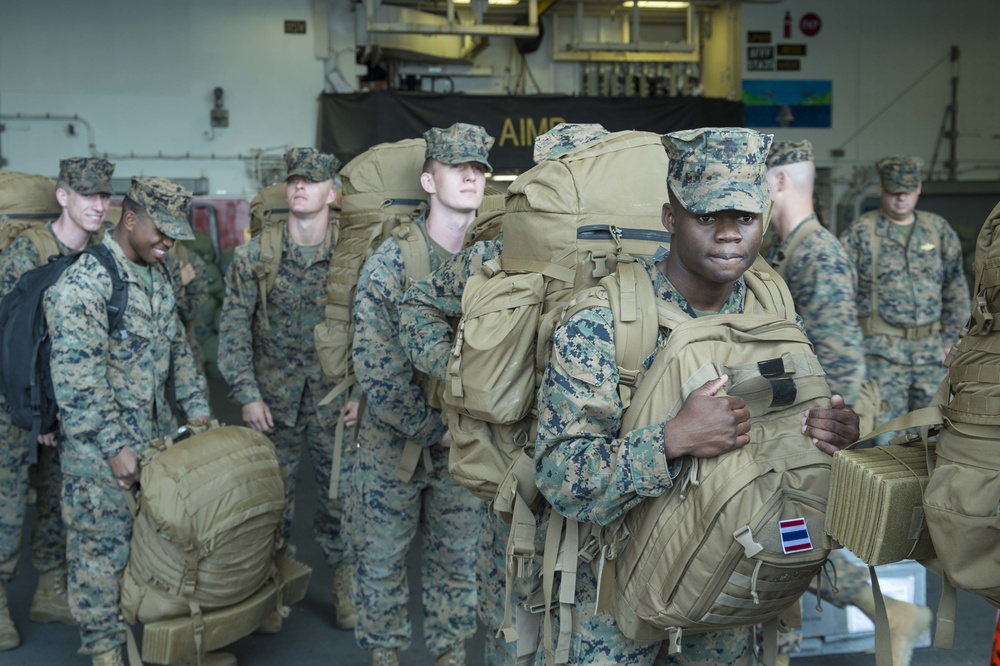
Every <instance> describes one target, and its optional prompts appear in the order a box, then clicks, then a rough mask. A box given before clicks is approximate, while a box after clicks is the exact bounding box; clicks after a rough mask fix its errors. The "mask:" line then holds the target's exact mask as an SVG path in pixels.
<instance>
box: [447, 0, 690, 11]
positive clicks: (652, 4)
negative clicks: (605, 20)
mask: <svg viewBox="0 0 1000 666" xmlns="http://www.w3.org/2000/svg"><path fill="white" fill-rule="evenodd" d="M455 1H456V2H458V0H455ZM632 5H639V9H687V8H689V7H690V6H691V3H690V2H678V1H677V0H625V2H623V3H622V6H623V7H628V8H629V9H631V8H632Z"/></svg>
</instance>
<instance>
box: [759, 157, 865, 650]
mask: <svg viewBox="0 0 1000 666" xmlns="http://www.w3.org/2000/svg"><path fill="white" fill-rule="evenodd" d="M812 159H813V154H812V144H811V143H810V142H809V141H799V142H791V141H775V142H774V143H773V144H772V145H771V151H770V152H769V153H768V155H767V167H768V169H769V170H770V169H774V168H780V167H783V166H785V165H789V164H795V163H798V162H807V161H809V162H811V161H812ZM789 247H792V248H793V250H792V252H791V253H790V254H789V253H788V252H787V249H788V248H789ZM764 259H765V260H766V261H767V262H768V263H769V264H770V265H771V266H772V267H773V268H774V269H775V271H777V273H778V274H779V275H780V276H781V277H782V278H784V280H785V282H786V283H787V284H788V290H789V291H790V292H791V294H792V300H793V302H794V303H795V312H796V313H797V314H798V315H799V316H800V317H801V318H802V321H803V325H804V326H805V331H806V335H807V336H808V337H809V340H810V342H812V344H813V347H815V349H816V356H817V357H818V358H819V361H820V365H822V366H823V370H825V371H826V379H827V382H829V384H830V390H831V391H833V392H834V393H839V394H840V395H842V396H843V397H844V400H845V401H846V402H847V404H848V405H854V404H855V403H856V402H857V399H858V392H859V390H860V389H861V384H862V383H863V382H864V379H865V356H864V345H863V340H862V335H861V327H860V326H859V324H858V314H857V306H856V305H855V302H854V293H855V288H856V281H857V280H856V277H855V274H854V265H853V264H852V263H851V262H850V261H849V259H848V257H847V252H846V251H845V250H844V246H843V245H841V244H840V241H838V240H837V237H836V236H834V235H833V234H832V233H830V231H829V230H828V229H826V228H825V227H823V226H821V225H820V224H819V220H818V219H817V218H816V214H815V213H813V214H811V215H809V216H808V217H807V218H806V219H805V220H803V221H802V222H800V223H799V224H798V226H796V227H795V228H794V229H793V230H792V232H791V233H790V234H789V235H788V237H787V238H785V239H783V240H779V241H778V242H777V243H776V244H775V245H774V246H772V247H771V248H770V249H769V250H768V251H767V253H766V254H765V255H764ZM830 560H831V561H832V562H833V563H834V566H835V567H836V570H837V588H838V592H837V593H834V592H833V591H832V590H831V589H830V586H829V585H824V586H822V587H821V589H820V594H821V596H822V598H823V599H824V600H825V601H829V602H831V603H834V604H836V605H838V606H843V605H844V604H845V602H846V601H849V600H850V599H852V598H856V597H857V596H858V594H860V593H861V591H862V590H864V588H865V587H867V586H868V585H869V583H868V581H869V580H870V576H869V574H868V569H867V568H865V567H859V566H857V565H855V564H853V563H852V562H851V561H850V560H848V559H847V558H846V557H844V556H843V555H842V554H841V553H840V551H839V550H835V551H831V553H830ZM778 639H779V642H780V645H779V651H780V652H797V651H798V646H799V644H800V642H801V639H802V633H801V631H799V630H797V629H796V630H793V631H791V632H788V633H785V634H781V635H779V637H778Z"/></svg>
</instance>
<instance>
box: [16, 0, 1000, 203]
mask: <svg viewBox="0 0 1000 666" xmlns="http://www.w3.org/2000/svg"><path fill="white" fill-rule="evenodd" d="M314 1H318V2H320V3H322V2H323V1H324V0H142V1H141V2H136V1H135V0H88V1H87V2H80V0H33V1H32V2H15V1H6V2H3V3H2V5H0V115H8V114H14V113H24V114H43V113H51V114H70V115H72V114H78V115H79V116H80V117H82V118H83V119H85V120H86V121H88V122H89V123H90V125H91V126H92V127H93V132H94V134H93V140H94V142H95V144H96V148H97V150H98V151H100V152H102V153H104V152H106V153H112V154H115V155H119V156H118V157H114V158H113V159H114V161H115V162H116V163H117V164H118V168H117V172H116V175H117V176H122V177H127V176H130V175H133V174H146V175H163V176H168V177H198V176H205V177H207V178H208V179H209V182H210V188H211V193H212V194H215V195H217V194H219V193H220V192H224V193H226V194H227V195H233V196H251V195H252V194H253V193H254V192H255V191H256V189H257V187H258V186H257V183H256V182H255V181H254V180H253V179H252V178H251V175H250V168H251V166H252V162H251V161H248V160H241V159H172V160H161V159H128V158H126V157H123V156H121V155H123V154H125V155H127V154H130V153H135V154H139V155H155V154H159V153H162V154H164V155H171V156H182V155H185V154H191V155H194V156H200V157H203V156H209V155H211V154H215V155H216V156H221V157H230V156H237V155H243V156H247V155H250V154H251V153H253V152H255V151H260V150H267V151H269V152H267V153H266V154H267V155H268V156H270V157H271V158H272V159H273V158H275V157H278V156H280V155H281V153H282V152H283V151H284V149H285V148H286V147H289V146H294V145H312V144H314V142H315V140H316V131H317V127H316V125H317V111H318V105H317V103H316V98H317V96H318V94H319V93H321V92H322V91H323V90H324V88H326V89H329V86H328V84H327V81H326V79H325V75H326V73H327V72H328V71H330V70H332V69H334V68H337V67H339V69H340V70H341V71H342V72H343V73H344V74H345V77H346V78H347V79H348V80H349V81H351V82H352V83H353V82H354V80H355V79H354V76H355V74H356V68H355V67H354V64H353V61H354V58H353V51H354V34H353V26H354V17H353V14H352V3H350V2H348V1H347V0H328V3H327V8H328V10H329V14H330V21H329V24H330V30H329V35H330V44H329V54H330V57H329V58H328V59H326V60H324V59H322V58H317V57H316V53H315V49H316V44H315V39H314V36H315V35H316V33H317V31H316V29H315V28H316V25H315V16H314V14H313V4H314ZM786 11H791V12H792V14H793V17H794V18H795V22H796V24H797V21H798V17H800V16H801V14H802V13H804V12H806V11H815V12H817V13H819V14H820V15H821V17H822V18H823V22H824V27H823V30H822V32H821V33H820V34H819V35H818V36H816V37H814V38H803V37H801V36H800V35H798V34H796V36H795V37H794V38H793V39H792V40H790V41H795V42H805V43H807V44H808V46H809V55H808V57H807V58H805V59H804V61H803V69H802V71H800V72H795V73H768V74H754V73H747V74H746V76H747V77H751V76H752V77H756V78H771V77H775V78H777V77H782V78H809V79H827V78H828V79H832V80H833V90H834V101H833V127H832V128H830V129H810V130H798V131H789V130H778V131H777V132H776V134H777V135H778V136H779V138H788V139H796V138H808V139H810V140H812V142H813V144H814V146H815V148H816V153H817V163H818V164H819V165H820V166H829V167H832V168H833V169H834V175H835V177H836V178H837V180H838V182H840V183H841V184H843V183H844V182H846V180H847V178H848V177H849V176H850V172H851V170H852V167H853V166H854V165H856V164H871V163H873V162H874V161H875V160H876V159H878V158H879V157H882V156H884V155H888V154H902V153H905V154H915V155H920V156H922V157H923V158H924V159H925V160H928V161H929V160H930V157H931V154H932V153H933V150H934V144H935V141H936V138H937V131H938V128H939V126H940V123H941V118H942V116H943V114H944V108H945V106H946V104H947V103H948V95H949V79H950V75H951V73H950V70H949V66H948V64H947V63H946V62H945V63H942V64H940V65H938V66H937V67H936V68H933V69H932V65H933V64H934V63H935V62H937V61H938V60H940V59H941V58H943V57H945V56H946V55H947V53H948V48H949V47H950V46H951V45H952V44H956V45H958V46H960V47H961V49H962V59H961V67H960V73H961V84H960V100H959V113H960V124H959V129H960V131H961V133H962V137H961V139H960V143H959V153H958V155H959V160H960V162H961V166H960V177H962V178H967V179H985V178H996V177H997V176H998V175H1000V158H998V157H997V153H998V149H1000V138H997V137H998V135H1000V127H998V124H1000V123H998V120H997V113H996V109H997V108H1000V105H998V101H1000V100H998V97H1000V86H998V85H997V83H998V75H997V71H998V69H1000V64H998V63H1000V40H998V39H996V38H995V35H994V34H993V33H995V31H996V27H997V26H998V25H1000V2H997V0H951V1H950V2H942V1H941V0H838V1H837V2H817V1H815V0H811V1H810V0H785V1H784V2H781V1H779V2H773V3H749V2H748V3H745V4H744V5H743V32H744V35H745V33H746V31H747V30H771V31H772V32H773V33H774V34H775V36H776V37H780V35H781V28H782V21H783V18H784V15H785V12H786ZM286 19H301V20H306V21H307V22H308V33H307V35H305V36H299V35H286V34H284V21H285V20H286ZM796 33H797V31H796ZM549 40H551V34H550V35H548V36H547V37H546V42H545V43H543V45H542V48H541V49H540V50H539V51H538V52H536V53H534V54H531V55H529V56H528V63H529V66H530V67H531V70H532V73H533V74H534V77H535V80H536V81H537V82H538V84H539V86H540V87H541V88H542V89H543V91H544V92H561V93H575V92H577V91H578V86H579V65H577V64H575V63H553V62H552V61H551V57H550V55H549V53H550V48H551V45H550V42H549ZM325 46H326V45H325V44H321V45H320V52H321V53H322V51H323V49H324V48H325ZM512 54H513V49H512V48H511V40H510V39H509V38H493V40H492V43H491V44H490V46H489V47H488V48H486V49H485V50H484V51H483V52H482V53H481V54H480V56H479V64H490V65H492V66H493V67H494V71H495V73H496V75H497V78H495V79H463V78H456V79H455V83H456V89H457V90H459V91H465V92H470V93H476V92H490V93H505V92H506V85H507V84H506V82H505V78H504V76H505V70H506V69H507V68H508V67H509V68H511V69H512V70H515V69H516V67H517V58H516V57H513V56H512ZM929 69H932V71H931V72H930V74H929V75H927V77H926V78H924V79H923V80H922V81H921V82H920V83H919V84H918V85H917V86H916V87H914V88H913V90H911V91H910V92H909V93H908V94H906V95H905V96H904V97H902V99H901V100H900V101H899V102H897V103H896V104H895V105H894V106H892V107H891V108H890V109H889V110H888V111H887V112H886V113H885V114H884V115H882V116H881V117H880V118H879V119H878V120H877V121H875V122H874V123H872V125H871V126H870V127H868V128H867V129H866V130H865V131H864V132H863V133H861V134H860V135H858V136H857V137H855V138H853V139H851V140H849V141H848V138H849V137H850V136H851V135H852V133H854V132H855V131H856V130H857V129H858V128H860V127H861V126H862V125H863V124H864V123H866V122H867V121H869V120H870V119H871V118H872V117H873V116H875V114H877V113H878V112H880V111H881V110H882V109H883V108H884V107H885V106H886V105H887V104H888V103H889V102H890V101H891V100H892V99H893V98H894V97H896V95H898V94H899V93H900V92H902V91H903V90H904V89H906V88H907V87H908V86H909V85H911V84H912V83H913V82H914V81H915V80H916V79H917V78H919V77H920V76H921V75H923V74H924V73H925V72H926V71H927V70H929ZM512 74H513V71H512ZM215 86H222V87H223V88H224V89H225V91H226V95H225V98H226V107H227V108H228V110H229V114H230V126H229V127H228V128H227V129H225V130H221V131H217V132H216V133H215V135H214V138H213V137H212V135H211V134H210V133H209V129H210V128H209V110H210V109H211V105H212V95H211V91H212V89H213V88H214V87H215ZM526 91H527V92H528V93H533V92H535V89H534V86H533V84H531V83H530V82H529V84H528V85H527V88H526ZM4 122H5V124H6V126H7V131H6V132H4V133H2V134H0V142H2V149H3V155H4V157H6V158H7V159H8V161H9V162H8V165H7V168H11V169H17V170H22V171H29V172H36V173H45V174H49V175H55V173H56V171H57V169H58V161H59V159H61V158H62V157H66V156H70V155H84V154H87V152H88V145H87V141H88V138H87V135H86V132H85V129H86V128H85V127H83V126H82V125H79V124H78V125H77V130H78V132H77V135H76V136H70V135H69V134H68V133H67V131H66V125H67V124H68V123H65V122H58V123H56V122H31V121H19V120H7V121H4ZM845 142H846V143H845ZM837 147H843V148H844V150H845V153H846V154H845V157H843V158H841V159H836V160H835V159H833V158H831V157H830V150H831V149H833V148H837ZM945 155H946V145H942V153H941V158H939V159H940V160H943V159H944V156H945Z"/></svg>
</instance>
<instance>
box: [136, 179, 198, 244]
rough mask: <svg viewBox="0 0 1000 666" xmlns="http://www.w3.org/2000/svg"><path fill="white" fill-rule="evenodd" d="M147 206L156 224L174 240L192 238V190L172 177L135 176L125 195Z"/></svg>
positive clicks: (147, 210) (144, 206)
mask: <svg viewBox="0 0 1000 666" xmlns="http://www.w3.org/2000/svg"><path fill="white" fill-rule="evenodd" d="M125 196H127V197H128V198H129V199H131V200H132V201H134V202H136V203H137V204H139V205H140V206H142V207H143V208H145V209H146V212H147V213H149V214H150V216H152V218H153V222H155V223H156V227H157V228H158V229H159V230H160V231H162V232H163V233H164V234H166V235H167V236H170V237H171V238H173V239H174V240H194V232H192V231H191V221H190V220H191V193H190V192H188V191H187V190H185V189H184V188H183V187H181V186H180V185H178V184H177V183H175V182H174V181H172V180H168V179H166V178H156V177H147V176H136V177H135V178H133V179H132V187H130V188H129V190H128V193H127V194H126V195H125Z"/></svg>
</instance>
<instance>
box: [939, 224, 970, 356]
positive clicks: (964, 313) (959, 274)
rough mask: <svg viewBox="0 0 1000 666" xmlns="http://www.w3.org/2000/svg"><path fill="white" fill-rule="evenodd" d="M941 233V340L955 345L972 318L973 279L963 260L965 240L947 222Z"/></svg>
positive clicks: (946, 343)
mask: <svg viewBox="0 0 1000 666" xmlns="http://www.w3.org/2000/svg"><path fill="white" fill-rule="evenodd" d="M941 222H942V224H943V225H944V232H943V233H942V234H941V236H942V238H941V263H942V268H943V271H944V273H943V275H942V276H941V278H942V279H941V339H942V340H943V341H944V343H945V345H951V344H952V343H953V342H954V341H955V340H957V339H958V336H960V335H961V334H962V328H964V327H965V325H966V324H967V323H968V321H969V315H970V297H969V293H970V292H969V282H968V280H967V279H966V277H965V265H964V263H963V262H962V242H961V241H960V240H959V238H958V234H957V233H955V230H954V229H952V228H951V226H950V225H949V224H948V223H947V222H945V221H944V220H942V221H941Z"/></svg>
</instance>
